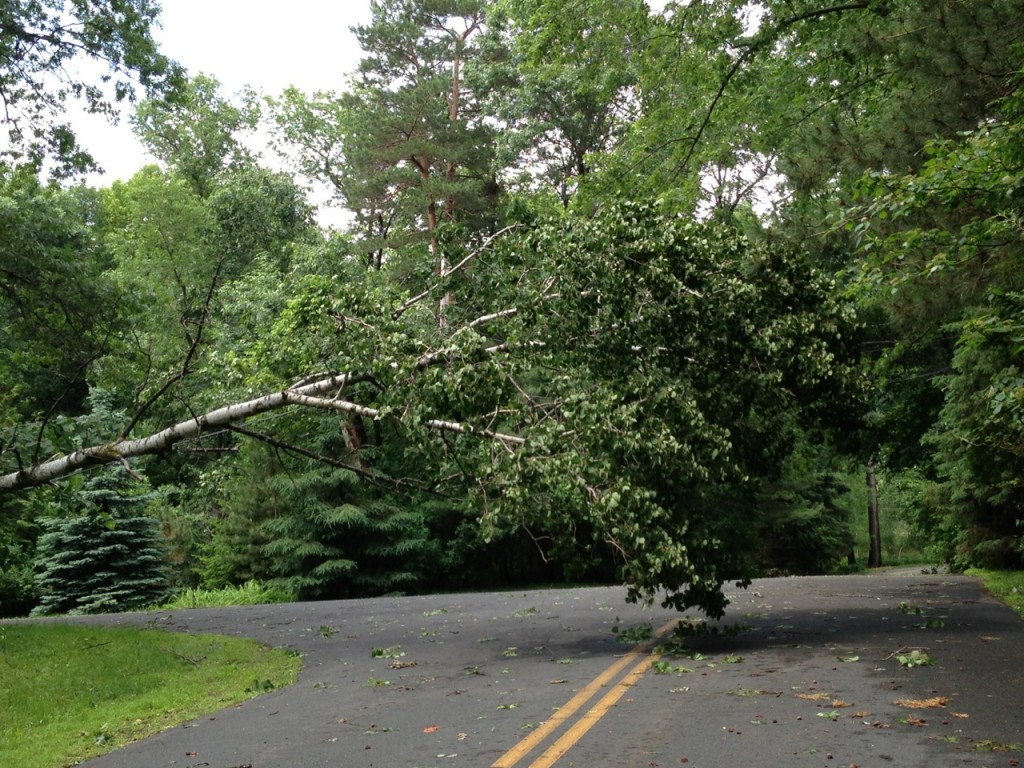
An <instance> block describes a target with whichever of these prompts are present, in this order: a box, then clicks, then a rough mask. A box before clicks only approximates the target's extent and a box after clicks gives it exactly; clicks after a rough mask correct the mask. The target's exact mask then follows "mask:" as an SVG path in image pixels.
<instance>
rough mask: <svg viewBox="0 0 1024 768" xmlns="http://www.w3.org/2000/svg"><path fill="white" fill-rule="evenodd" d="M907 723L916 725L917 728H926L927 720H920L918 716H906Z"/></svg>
mask: <svg viewBox="0 0 1024 768" xmlns="http://www.w3.org/2000/svg"><path fill="white" fill-rule="evenodd" d="M907 725H916V726H917V727H918V728H926V727H927V726H928V721H927V720H922V719H921V718H920V717H908V718H907Z"/></svg>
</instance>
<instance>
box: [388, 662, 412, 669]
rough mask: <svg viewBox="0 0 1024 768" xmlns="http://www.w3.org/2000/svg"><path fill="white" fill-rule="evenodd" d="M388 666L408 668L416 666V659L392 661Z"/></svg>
mask: <svg viewBox="0 0 1024 768" xmlns="http://www.w3.org/2000/svg"><path fill="white" fill-rule="evenodd" d="M388 666H389V667H390V668H391V669H408V668H409V667H415V666H416V662H415V661H392V662H391V663H390V664H388Z"/></svg>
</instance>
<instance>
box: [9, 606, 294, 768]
mask: <svg viewBox="0 0 1024 768" xmlns="http://www.w3.org/2000/svg"><path fill="white" fill-rule="evenodd" d="M299 666H300V660H299V658H298V657H297V656H295V655H294V654H290V653H287V652H285V651H275V650H270V649H268V648H265V647H263V646H261V645H260V644H258V643H256V642H254V641H251V640H245V639H241V638H231V637H220V636H216V635H185V634H177V633H171V632H163V631H159V630H151V629H126V628H100V627H86V626H80V625H70V624H59V623H24V624H20V623H19V624H7V625H0V712H2V713H3V714H2V716H0V765H2V766H18V768H60V767H61V766H67V765H73V764H76V763H77V762H78V761H81V760H85V759H88V758H91V757H95V756H97V755H101V754H104V753H106V752H109V751H111V750H113V749H114V748H116V747H119V746H122V745H124V744H127V743H129V742H131V741H135V740H138V739H141V738H144V737H146V736H150V735H152V734H154V733H157V732H158V731H161V730H163V729H165V728H169V727H171V726H173V725H176V724H179V723H182V722H185V721H187V720H190V719H192V718H195V717H198V716H200V715H203V714H206V713H209V712H213V711H216V710H218V709H221V708H223V707H227V706H230V705H232V704H236V703H238V702H240V701H243V700H245V699H249V698H252V697H254V696H256V695H258V694H260V693H264V692H266V691H268V690H271V689H272V688H275V687H278V686H282V685H288V684H289V683H291V682H293V681H294V680H295V677H296V675H297V674H298V670H299Z"/></svg>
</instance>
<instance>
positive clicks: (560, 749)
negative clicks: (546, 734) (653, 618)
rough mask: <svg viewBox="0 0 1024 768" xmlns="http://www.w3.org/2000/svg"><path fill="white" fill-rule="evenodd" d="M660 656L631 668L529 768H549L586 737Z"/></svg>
mask: <svg viewBox="0 0 1024 768" xmlns="http://www.w3.org/2000/svg"><path fill="white" fill-rule="evenodd" d="M660 655H661V654H655V655H654V656H652V657H651V658H648V659H644V660H643V661H641V662H640V663H639V664H637V665H636V666H635V667H633V669H632V670H631V671H630V673H629V674H628V675H626V677H624V678H623V679H622V680H621V681H620V682H619V684H618V685H617V686H615V688H613V689H612V690H610V691H608V693H606V694H605V695H604V696H603V697H602V698H601V700H600V701H599V702H597V705H596V706H595V707H594V708H593V709H591V710H590V711H588V712H587V713H586V714H585V715H583V717H581V718H580V719H579V720H577V721H576V722H575V723H573V725H572V727H570V728H569V730H568V731H566V732H565V733H564V734H562V737H561V738H560V739H559V740H558V741H556V742H555V743H554V744H552V745H551V746H550V747H548V749H547V751H545V752H544V754H543V755H541V756H540V757H538V758H537V759H536V760H534V761H533V762H532V763H530V768H551V766H552V765H554V764H555V763H556V762H558V761H559V760H560V759H561V758H562V756H563V755H564V754H565V753H566V752H568V751H569V750H570V749H572V748H573V747H574V746H575V745H576V742H578V741H579V740H580V739H582V738H583V737H584V736H585V735H586V733H587V731H589V730H590V729H591V728H593V727H594V726H595V725H597V721H598V720H600V719H601V718H602V717H604V716H605V715H607V714H608V711H609V710H610V709H611V708H612V707H614V706H615V703H616V702H617V701H618V700H619V699H621V698H622V696H623V694H624V693H625V692H626V691H628V690H629V689H630V687H631V686H632V685H633V684H634V683H636V681H637V680H639V679H640V678H641V677H643V675H644V673H645V672H646V671H647V670H648V669H650V668H651V662H652V661H654V660H656V659H657V658H659V657H660Z"/></svg>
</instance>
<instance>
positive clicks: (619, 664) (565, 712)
mask: <svg viewBox="0 0 1024 768" xmlns="http://www.w3.org/2000/svg"><path fill="white" fill-rule="evenodd" d="M678 623H679V620H678V619H673V620H672V621H670V622H668V623H667V624H665V626H663V627H661V628H660V629H658V631H657V632H655V633H654V636H653V637H652V638H651V639H650V640H648V641H647V642H645V643H642V644H641V645H638V646H637V647H636V648H634V649H633V650H632V651H630V652H629V653H627V654H626V655H625V656H623V657H622V658H621V659H619V660H618V661H616V662H615V663H614V664H612V665H611V666H610V667H608V669H606V670H605V671H604V672H602V673H601V674H600V675H598V676H597V677H595V678H594V679H593V680H591V681H590V682H589V683H588V684H587V685H586V687H584V688H583V689H582V690H580V691H579V692H578V693H577V694H576V695H575V696H573V697H572V698H571V699H569V701H567V702H566V703H565V704H563V705H562V706H561V707H559V708H558V710H557V711H556V712H555V713H554V714H553V715H552V716H551V717H550V718H548V719H547V720H545V721H544V722H543V723H542V724H541V726H540V727H539V728H537V729H536V730H535V731H533V732H532V733H531V734H530V735H529V736H527V737H526V738H524V739H522V740H520V741H519V743H517V744H516V745H515V746H514V747H512V749H510V750H509V751H508V752H506V753H505V754H504V755H502V756H501V757H499V758H498V760H497V761H496V762H495V763H493V764H492V765H491V768H512V766H514V765H515V764H516V763H518V762H519V761H520V760H522V759H523V758H524V757H526V756H527V755H528V754H530V752H532V751H533V750H534V749H536V748H537V746H538V745H539V744H540V743H541V742H542V741H544V739H546V738H547V737H548V736H549V735H551V733H552V732H553V731H554V730H555V729H556V728H558V727H559V726H560V725H562V723H564V722H565V721H566V720H568V719H569V718H570V717H572V716H573V715H574V714H576V711H577V710H579V708H580V707H582V706H583V705H584V704H586V703H587V702H588V701H590V699H592V698H593V697H594V694H596V693H597V692H598V691H599V690H600V689H601V688H602V687H604V686H605V685H607V683H608V681H609V680H611V679H612V678H613V677H615V676H616V675H618V674H619V673H620V672H621V671H622V670H623V669H625V668H626V667H627V666H628V665H629V664H630V663H632V662H634V661H636V659H637V658H639V657H640V656H641V655H643V654H644V653H646V652H647V651H648V650H649V649H650V648H651V647H652V646H654V645H655V644H656V643H657V642H658V641H659V640H661V638H662V636H664V635H665V634H666V633H667V632H669V631H670V630H671V629H672V628H673V627H675V626H676V624H678ZM649 664H650V659H646V658H645V659H644V660H643V661H642V662H641V663H640V664H638V665H637V666H636V667H634V669H633V671H632V672H630V673H629V674H628V675H627V676H626V678H625V679H624V683H625V680H630V679H631V678H633V676H634V675H636V678H635V679H633V680H632V681H631V682H629V683H628V685H625V684H624V685H623V686H620V687H621V688H622V691H623V692H625V690H626V688H628V687H629V685H632V684H633V683H634V682H636V680H639V679H640V675H642V674H643V672H640V674H639V675H637V674H636V672H637V670H638V669H641V668H646V666H647V665H649ZM618 691H619V689H618V688H616V689H615V690H614V691H612V693H618ZM609 696H611V694H607V695H606V696H605V697H604V698H603V699H601V701H600V702H598V705H597V707H595V708H594V710H597V709H599V708H600V707H601V705H602V704H603V703H604V701H605V699H607V698H608V697H609ZM621 696H622V693H618V695H617V696H616V697H615V701H617V700H618V699H619V697H621ZM615 701H612V702H611V704H614V703H615ZM611 704H608V707H610V706H611ZM608 707H605V710H604V711H605V712H606V711H607V708H608ZM594 710H591V711H594ZM602 714H603V712H602ZM588 715H589V713H588ZM588 715H585V716H584V719H586V717H587V716H588ZM598 719H599V718H598ZM594 722H597V720H594ZM592 726H593V723H591V725H590V726H588V727H587V729H586V730H584V731H583V732H582V733H580V734H579V736H577V737H576V740H578V739H579V738H580V737H582V736H583V733H586V731H588V730H590V728H591V727H592ZM573 730H574V729H570V731H569V732H570V733H571V732H573ZM566 735H568V734H566ZM564 738H565V736H563V737H562V739H564ZM562 739H559V741H558V742H556V745H557V744H558V743H561V742H562ZM573 743H575V740H574V741H573ZM571 746H572V743H570V744H569V745H568V746H567V747H566V750H568V748H569V747H571ZM552 749H554V747H552ZM549 751H550V750H549ZM562 754H564V752H563V753H562ZM544 755H547V752H545V753H544ZM543 759H544V756H542V757H540V758H538V760H543ZM556 759H557V758H556ZM553 762H554V761H553V760H552V761H551V763H553ZM551 763H538V762H534V763H532V764H531V766H530V768H533V766H539V765H551Z"/></svg>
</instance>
